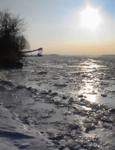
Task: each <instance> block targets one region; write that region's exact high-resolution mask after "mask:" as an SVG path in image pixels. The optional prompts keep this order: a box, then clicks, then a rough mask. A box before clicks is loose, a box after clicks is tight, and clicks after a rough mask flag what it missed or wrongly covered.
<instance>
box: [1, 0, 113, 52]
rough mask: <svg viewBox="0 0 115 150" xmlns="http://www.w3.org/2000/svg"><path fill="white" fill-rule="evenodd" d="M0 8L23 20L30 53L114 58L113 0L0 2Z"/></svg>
mask: <svg viewBox="0 0 115 150" xmlns="http://www.w3.org/2000/svg"><path fill="white" fill-rule="evenodd" d="M0 8H1V9H4V8H8V9H9V10H10V11H11V12H13V13H15V14H19V15H20V16H21V17H22V18H24V19H25V22H26V27H27V31H26V37H27V39H28V41H29V42H30V45H31V48H32V49H36V48H38V47H43V48H44V50H45V53H59V54H102V53H105V54H107V53H111V54H115V0H0Z"/></svg>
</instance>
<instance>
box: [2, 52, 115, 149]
mask: <svg viewBox="0 0 115 150" xmlns="http://www.w3.org/2000/svg"><path fill="white" fill-rule="evenodd" d="M23 62H24V67H23V69H19V70H1V71H0V79H1V81H0V102H1V104H2V105H3V108H5V110H4V112H5V113H4V114H6V115H5V117H4V118H5V119H3V118H2V115H1V116H0V117H1V120H2V122H1V123H0V130H2V129H3V126H5V127H6V128H7V129H8V131H6V130H5V131H3V130H2V131H0V141H2V142H3V141H4V140H3V134H4V138H5V137H6V138H7V139H8V138H10V136H7V134H9V130H11V131H12V129H14V128H15V129H16V131H17V129H18V128H19V129H18V131H20V132H21V133H18V132H13V133H11V135H12V137H14V136H16V135H21V137H25V138H26V137H30V135H28V134H27V135H26V132H27V131H28V128H29V130H30V131H32V134H33V137H36V136H37V138H38V137H39V136H38V134H37V133H39V135H40V136H42V137H43V138H45V139H47V140H48V141H50V142H51V143H52V144H51V145H50V144H49V145H50V146H49V145H48V146H47V144H46V143H47V142H46V143H44V144H42V142H40V140H39V139H38V140H37V139H36V140H37V141H38V142H36V140H34V144H32V143H33V139H32V140H29V141H28V139H26V140H27V141H26V142H28V143H29V144H25V145H24V146H25V150H27V149H28V150H30V149H31V150H36V149H38V147H39V146H38V145H40V147H39V149H40V150H45V149H46V147H47V148H49V149H53V150H54V149H56V150H93V149H95V150H97V149H99V150H101V149H102V150H113V149H115V144H114V140H115V138H114V135H115V128H114V126H115V118H114V117H115V116H114V113H115V57H114V56H112V57H111V56H103V57H84V56H76V57H75V56H58V55H49V56H43V57H25V58H24V60H23ZM3 108H1V107H0V111H1V110H2V109H3ZM6 109H7V110H6ZM1 112H2V111H1ZM6 112H7V113H6ZM1 114H2V113H1ZM14 114H15V115H14ZM12 115H13V117H12ZM3 116H4V115H3ZM6 116H7V117H6ZM8 116H9V117H8ZM14 116H15V117H14ZM9 118H10V119H9ZM8 120H9V125H8V124H7V122H8ZM14 124H15V125H14ZM68 131H69V132H68ZM22 132H23V133H24V135H22ZM36 134H37V135H36ZM1 135H2V136H1ZM10 140H11V142H12V145H14V146H12V147H13V149H14V150H17V149H21V148H20V147H21V146H20V143H25V140H23V139H18V141H17V140H14V139H11V138H10ZM47 140H46V141H47ZM20 141H21V142H20ZM16 142H17V143H18V144H16ZM3 143H4V142H3ZM40 143H41V144H40ZM10 144H11V143H10ZM35 145H36V146H35ZM43 145H44V146H45V148H43ZM15 147H16V148H15ZM22 147H23V145H22ZM36 147H37V148H36ZM64 148H65V149H64ZM7 149H8V148H6V150H7ZM1 150H3V149H1Z"/></svg>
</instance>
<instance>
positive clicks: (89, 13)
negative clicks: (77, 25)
mask: <svg viewBox="0 0 115 150" xmlns="http://www.w3.org/2000/svg"><path fill="white" fill-rule="evenodd" d="M80 20H81V21H80V22H81V27H82V28H85V29H88V30H96V29H98V28H99V26H100V24H101V22H102V17H101V13H100V11H99V9H98V8H93V7H92V6H87V7H86V8H85V9H83V10H81V12H80Z"/></svg>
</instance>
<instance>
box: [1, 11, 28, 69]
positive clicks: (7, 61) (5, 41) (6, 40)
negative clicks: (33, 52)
mask: <svg viewBox="0 0 115 150" xmlns="http://www.w3.org/2000/svg"><path fill="white" fill-rule="evenodd" d="M23 22H24V21H23V19H20V18H19V17H18V16H13V15H12V14H11V13H10V12H8V11H0V66H2V67H20V66H22V65H21V63H20V60H21V58H22V50H23V49H24V48H26V43H27V42H26V39H25V37H24V36H23V34H22V33H23V26H24V23H23Z"/></svg>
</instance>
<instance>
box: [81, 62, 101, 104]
mask: <svg viewBox="0 0 115 150" xmlns="http://www.w3.org/2000/svg"><path fill="white" fill-rule="evenodd" d="M99 67H100V66H99V65H98V64H96V62H94V60H92V59H89V60H88V61H85V62H83V63H82V64H80V70H81V71H82V73H83V78H82V85H81V89H80V91H79V93H82V94H83V95H85V96H86V98H87V100H88V101H90V102H97V98H98V96H97V92H98V87H99V84H100V81H99V78H98V76H96V72H97V71H98V69H99Z"/></svg>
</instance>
